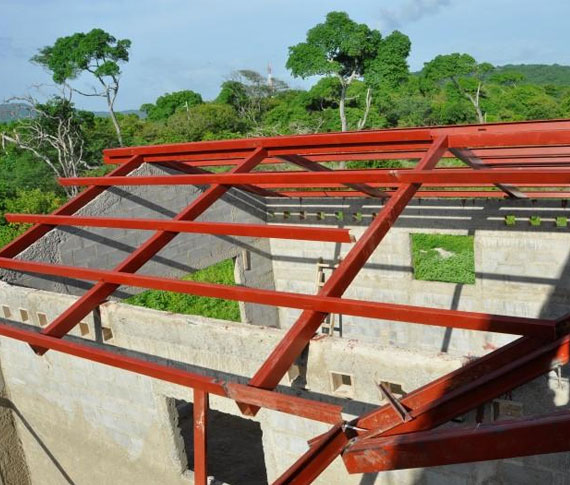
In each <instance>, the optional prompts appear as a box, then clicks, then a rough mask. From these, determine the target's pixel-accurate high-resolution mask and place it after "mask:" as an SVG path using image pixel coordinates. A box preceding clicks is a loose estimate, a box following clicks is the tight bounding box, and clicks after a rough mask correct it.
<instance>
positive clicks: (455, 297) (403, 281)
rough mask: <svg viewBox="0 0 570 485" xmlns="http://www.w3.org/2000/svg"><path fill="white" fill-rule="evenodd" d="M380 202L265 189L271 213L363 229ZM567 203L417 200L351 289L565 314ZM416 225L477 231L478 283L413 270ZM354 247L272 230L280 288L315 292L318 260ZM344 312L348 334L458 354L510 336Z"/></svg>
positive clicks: (569, 240) (458, 305)
mask: <svg viewBox="0 0 570 485" xmlns="http://www.w3.org/2000/svg"><path fill="white" fill-rule="evenodd" d="M381 208H382V205H381V203H378V202H375V201H372V200H370V199H368V200H363V199H324V200H320V199H305V200H298V199H297V200H289V201H286V202H282V201H279V200H277V199H267V209H268V212H269V213H270V214H271V215H272V217H270V218H269V222H270V223H279V224H301V225H312V226H328V227H331V226H341V227H346V228H349V229H350V230H351V232H352V233H353V234H354V235H355V236H356V237H357V238H358V237H359V236H360V235H361V234H362V233H363V232H364V231H365V230H366V228H367V227H368V225H369V223H370V221H371V219H372V217H373V215H374V214H376V213H378V212H379V211H380V210H381ZM339 211H342V212H343V214H344V217H343V220H342V221H339V220H338V218H337V216H336V215H335V214H336V213H337V212H339ZM569 212H570V211H569V210H568V208H567V207H566V205H565V201H540V202H536V201H480V200H479V201H477V200H472V201H465V200H417V201H413V202H412V203H411V204H410V205H409V207H408V208H407V209H406V210H405V211H404V213H403V214H402V216H401V217H400V218H399V219H398V221H397V223H396V224H395V225H394V227H393V228H392V229H391V230H390V232H389V233H388V235H387V236H386V237H385V239H384V240H383V241H382V242H381V244H380V245H379V247H378V248H377V249H376V250H375V251H374V253H373V254H372V256H371V257H370V259H369V261H368V263H367V264H366V265H365V267H364V269H363V270H362V271H361V272H360V273H359V274H358V276H357V277H356V279H355V280H354V282H353V284H352V285H351V286H350V287H349V289H348V290H347V291H346V293H345V295H346V296H347V297H350V298H356V299H362V300H369V301H380V302H387V303H400V304H408V305H418V306H427V307H433V308H444V309H458V310H465V311H475V312H484V313H495V314H501V315H516V316H523V317H545V318H555V317H558V316H561V315H563V314H565V313H567V312H569V311H570V300H569V296H568V295H570V260H569V255H570V228H569V227H566V228H557V227H556V226H555V222H554V221H555V218H556V217H558V216H566V217H568V216H569ZM284 213H285V214H286V215H287V217H286V218H285V217H284ZM323 215H324V219H321V217H322V216H323ZM506 215H514V216H516V217H517V223H516V224H515V226H512V227H511V226H506V224H505V216H506ZM532 215H538V216H539V217H540V218H541V225H540V226H539V227H534V226H531V225H530V223H529V220H528V219H529V217H530V216H532ZM358 218H361V221H358V220H356V219H358ZM414 232H422V233H443V234H456V235H473V236H474V249H475V271H476V282H475V284H474V285H468V284H465V285H459V284H453V283H440V282H430V281H419V280H415V279H414V275H413V265H412V255H411V242H410V234H411V233H414ZM351 247H352V244H346V243H343V244H331V243H328V244H321V243H312V242H306V241H303V242H296V241H281V240H277V239H273V240H271V254H272V258H273V273H274V276H275V287H276V289H277V290H285V291H293V292H300V293H308V294H314V293H315V292H316V285H315V275H316V262H317V260H318V259H319V258H323V259H324V260H325V261H326V262H336V261H338V259H339V258H341V257H343V256H345V255H346V254H347V252H348V251H349V250H350V248H351ZM292 274H293V275H294V277H291V275H292ZM299 313H300V311H298V310H295V309H288V308H280V309H279V317H280V324H281V327H282V328H287V327H289V326H290V325H292V324H293V323H294V322H295V320H296V319H297V317H298V315H299ZM341 321H342V334H343V336H344V337H345V338H358V339H360V340H364V341H368V342H371V343H372V342H379V343H384V344H386V343H389V344H390V345H393V346H396V347H400V348H414V349H418V348H419V349H426V350H440V351H444V352H449V353H451V354H454V355H460V356H466V355H481V354H484V353H486V352H488V351H489V350H492V349H494V348H497V347H499V346H502V345H504V344H505V343H507V342H509V341H511V340H512V339H513V337H510V336H505V335H499V334H490V333H486V332H472V331H462V330H457V329H453V330H450V329H444V328H442V327H430V326H424V325H417V324H409V323H401V322H392V321H381V320H370V319H364V318H358V317H350V316H343V317H342V320H341ZM337 322H338V318H337ZM337 326H338V324H337Z"/></svg>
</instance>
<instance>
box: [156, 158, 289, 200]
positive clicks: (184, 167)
mask: <svg viewBox="0 0 570 485" xmlns="http://www.w3.org/2000/svg"><path fill="white" fill-rule="evenodd" d="M242 161H243V158H242V159H240V160H239V161H238V163H236V165H238V164H239V162H242ZM264 161H265V160H263V161H262V162H261V163H263V162H264ZM160 165H162V166H163V167H167V168H170V169H173V170H177V171H179V172H184V173H210V172H208V171H207V170H203V169H201V168H198V167H193V166H191V165H188V164H184V163H173V162H163V163H161V164H160ZM234 188H236V189H240V190H243V191H245V192H250V193H252V194H255V195H259V196H261V197H275V196H277V195H279V193H278V192H275V191H273V190H267V189H264V188H262V187H258V186H256V185H236V186H235V187H234Z"/></svg>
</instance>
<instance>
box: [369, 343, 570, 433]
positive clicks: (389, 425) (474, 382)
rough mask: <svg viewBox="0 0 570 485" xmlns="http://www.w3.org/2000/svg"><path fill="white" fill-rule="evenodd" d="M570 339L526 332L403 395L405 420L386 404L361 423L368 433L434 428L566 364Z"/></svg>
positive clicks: (402, 431)
mask: <svg viewBox="0 0 570 485" xmlns="http://www.w3.org/2000/svg"><path fill="white" fill-rule="evenodd" d="M569 344H570V338H569V337H568V336H564V337H561V338H559V339H557V340H555V341H551V342H548V341H543V340H540V339H536V338H530V337H522V338H521V339H519V340H516V341H514V342H513V343H511V344H509V345H507V346H504V347H501V348H500V349H498V350H496V351H494V352H491V353H490V354H487V355H486V356H484V357H481V358H479V359H477V360H476V361H474V362H472V363H470V364H468V365H467V366H465V367H463V368H461V369H458V371H455V372H453V373H450V374H448V375H447V376H444V377H443V378H441V379H438V380H437V381H434V382H432V383H430V384H428V385H427V386H424V387H423V388H420V389H418V390H417V391H414V392H413V393H410V394H408V395H406V396H405V397H404V398H402V399H401V403H402V404H403V405H404V406H406V408H408V409H409V410H410V414H411V415H412V417H413V418H414V419H412V420H411V421H408V422H406V423H402V422H401V420H400V418H399V416H397V415H396V414H395V413H394V412H393V411H391V410H390V411H388V410H387V409H385V407H382V408H379V409H378V410H376V411H373V412H371V413H370V414H368V415H367V416H363V417H361V418H360V419H359V420H358V426H359V427H362V428H367V429H371V430H372V431H370V432H368V433H365V434H363V437H372V436H377V435H379V434H382V435H383V436H388V435H392V434H402V433H409V432H412V431H420V430H426V429H432V428H434V427H436V426H439V425H440V424H443V423H445V422H447V421H449V420H450V419H453V418H455V417H457V416H460V415H462V414H464V413H466V412H468V411H469V410H471V409H474V408H476V407H477V406H479V405H481V404H483V403H485V402H487V401H490V400H491V399H494V398H496V397H497V396H500V395H501V394H504V393H506V392H509V391H511V390H512V389H514V388H516V387H518V386H520V385H522V384H524V383H526V382H529V381H531V380H532V379H534V378H536V377H538V376H540V375H542V374H544V373H546V372H548V371H550V370H551V369H553V368H555V367H557V366H558V365H564V364H565V363H567V362H568V358H569V351H570V347H569Z"/></svg>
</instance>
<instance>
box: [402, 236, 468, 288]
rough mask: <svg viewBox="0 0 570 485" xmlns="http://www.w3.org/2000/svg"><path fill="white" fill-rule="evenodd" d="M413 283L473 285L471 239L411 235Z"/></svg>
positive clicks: (465, 237) (464, 237) (466, 237)
mask: <svg viewBox="0 0 570 485" xmlns="http://www.w3.org/2000/svg"><path fill="white" fill-rule="evenodd" d="M410 239H411V244H412V265H413V268H414V278H415V279H416V280H426V281H442V282H445V283H462V284H471V285H472V284H475V252H474V249H473V239H474V238H473V236H454V235H451V234H422V233H414V234H410Z"/></svg>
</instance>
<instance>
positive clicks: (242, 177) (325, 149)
mask: <svg viewBox="0 0 570 485" xmlns="http://www.w3.org/2000/svg"><path fill="white" fill-rule="evenodd" d="M104 155H105V157H104V158H105V162H106V163H109V164H116V165H117V168H115V169H114V170H113V171H112V172H110V173H109V174H108V175H107V176H104V177H90V178H75V179H63V180H61V183H62V184H68V185H80V186H87V188H86V189H85V190H84V191H83V192H81V193H80V195H79V196H77V197H76V198H75V199H73V200H71V201H70V202H68V203H67V204H66V205H64V206H63V207H61V208H60V209H58V210H57V211H56V212H54V213H53V214H51V215H39V214H8V215H6V218H7V219H8V220H9V221H11V222H19V223H29V224H33V225H32V226H31V227H30V229H29V230H28V231H27V232H26V233H24V234H23V235H22V236H20V237H19V238H18V239H16V240H15V241H13V242H12V243H11V244H9V245H8V246H6V247H4V248H3V249H1V250H0V272H1V273H0V276H1V280H2V282H1V283H0V317H1V318H0V335H2V338H1V339H0V365H1V369H2V393H3V394H2V397H1V401H0V402H1V403H2V407H1V408H0V410H1V412H0V426H2V432H3V437H4V440H3V443H2V446H1V449H0V475H1V477H2V480H3V483H9V484H14V485H19V484H24V483H32V484H42V485H43V484H66V483H67V484H81V485H83V484H131V483H132V484H135V483H136V484H156V483H161V484H188V483H196V484H200V485H202V484H205V483H208V482H212V483H230V484H258V483H259V484H263V483H276V484H285V483H287V484H293V483H295V484H308V483H313V482H314V483H322V484H361V485H370V484H373V483H379V484H381V483H382V484H430V483H438V484H443V483H454V484H455V483H487V484H491V483H509V484H510V483H517V484H523V483H529V484H530V483H532V484H535V483H556V484H564V483H570V471H569V470H570V453H568V451H570V442H569V441H568V439H567V436H568V433H569V431H570V410H569V409H568V408H569V392H570V388H569V384H568V366H567V364H568V360H569V358H570V347H569V343H570V337H569V335H568V334H569V332H570V329H569V326H568V321H569V320H568V318H569V315H570V313H569V312H570V299H569V296H568V295H569V289H570V259H569V258H570V244H569V243H570V231H569V228H568V217H569V210H568V208H567V204H566V201H567V198H568V197H569V194H570V192H568V191H567V188H568V186H569V185H570V121H551V122H526V123H508V124H487V125H473V126H453V127H430V128H414V129H398V130H376V131H364V132H358V133H342V134H340V133H331V134H319V135H302V136H291V137H273V138H254V139H244V140H226V141H217V142H199V143H185V144H176V145H162V146H147V147H129V148H120V149H110V150H106V151H105V154H104ZM450 158H453V159H459V160H461V161H463V163H464V166H462V167H457V166H453V167H447V168H446V167H445V162H442V160H445V159H450ZM376 160H407V161H410V163H409V164H408V165H409V168H402V169H386V168H371V167H373V166H374V165H373V161H376ZM341 161H361V162H362V163H361V165H360V166H362V167H364V168H357V169H355V168H354V167H353V168H351V169H350V170H334V169H333V168H332V167H333V166H334V163H333V162H341ZM324 162H327V163H326V164H324ZM328 162H330V163H328ZM411 162H414V163H413V164H412V163H411ZM367 164H368V165H367ZM442 165H444V166H442ZM286 166H289V167H290V166H294V167H296V169H294V170H287V169H286ZM213 167H225V171H220V170H219V169H216V170H212V168H213ZM422 235H429V236H430V237H431V239H430V241H432V246H431V247H430V248H426V247H423V246H417V247H416V243H417V241H419V240H420V239H419V238H420V236H422ZM450 235H451V236H456V237H458V238H460V239H461V240H462V241H464V242H465V243H466V244H467V245H471V251H470V252H469V254H471V256H469V255H468V256H466V259H465V260H462V262H461V264H465V265H466V266H465V268H468V269H469V268H471V270H470V274H472V276H473V278H472V280H457V281H456V280H454V279H453V278H451V279H449V278H445V277H438V274H442V273H441V272H442V271H444V270H443V269H441V268H438V266H437V264H438V261H439V262H443V263H444V262H445V260H446V259H447V258H451V257H452V256H453V251H450V250H447V249H445V248H444V247H439V246H438V244H437V238H438V237H439V236H450ZM433 241H435V242H433ZM434 253H437V257H434V258H433V260H432V263H433V265H432V266H433V268H435V269H434V271H433V272H432V274H431V275H428V277H422V276H421V271H420V268H419V265H420V264H421V260H422V258H423V257H424V256H425V257H427V256H429V255H432V256H433V254H434ZM470 258H471V259H470ZM227 259H231V260H232V261H233V263H234V265H235V280H236V283H238V284H237V285H236V286H229V285H220V284H213V283H203V282H197V281H188V280H181V279H179V278H181V277H182V276H184V275H187V274H189V273H192V272H194V271H196V270H199V269H202V268H206V267H208V266H210V265H212V264H214V263H217V262H220V261H223V260H227ZM443 263H442V264H443ZM442 268H443V266H442ZM440 270H441V271H440ZM438 271H439V273H438ZM453 271H462V269H461V268H459V269H457V268H455V269H453V270H452V272H453ZM145 289H154V290H165V291H173V292H179V293H186V294H192V295H200V296H205V297H213V298H221V299H226V300H234V301H238V302H239V310H240V315H241V322H230V321H224V320H216V319H211V318H205V317H200V316H193V315H181V314H174V313H167V312H160V311H156V310H151V309H148V308H140V307H135V306H132V305H128V304H125V303H120V300H121V299H122V298H123V297H124V296H126V295H132V294H134V293H137V292H140V291H142V290H145Z"/></svg>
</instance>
